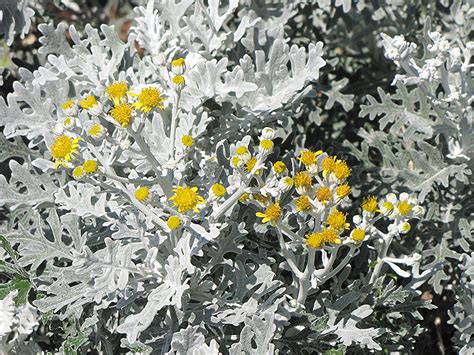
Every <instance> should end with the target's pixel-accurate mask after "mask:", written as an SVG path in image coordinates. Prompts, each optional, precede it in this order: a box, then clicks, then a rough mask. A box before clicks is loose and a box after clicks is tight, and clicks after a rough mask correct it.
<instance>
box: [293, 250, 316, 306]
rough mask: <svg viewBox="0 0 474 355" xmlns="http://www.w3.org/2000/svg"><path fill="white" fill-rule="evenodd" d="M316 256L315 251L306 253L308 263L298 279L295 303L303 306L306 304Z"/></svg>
mask: <svg viewBox="0 0 474 355" xmlns="http://www.w3.org/2000/svg"><path fill="white" fill-rule="evenodd" d="M315 255H316V250H315V249H313V248H311V249H309V251H308V263H307V264H306V268H305V270H304V272H303V275H302V276H301V277H300V278H299V282H298V297H297V299H296V300H297V301H298V303H299V304H304V303H305V302H306V297H308V291H309V288H310V286H311V275H312V274H313V272H314V258H315Z"/></svg>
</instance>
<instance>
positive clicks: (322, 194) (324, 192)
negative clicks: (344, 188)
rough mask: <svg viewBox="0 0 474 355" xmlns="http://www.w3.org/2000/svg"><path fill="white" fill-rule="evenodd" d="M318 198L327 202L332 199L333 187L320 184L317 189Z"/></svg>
mask: <svg viewBox="0 0 474 355" xmlns="http://www.w3.org/2000/svg"><path fill="white" fill-rule="evenodd" d="M316 198H317V199H318V201H319V202H323V203H327V202H329V201H331V199H332V192H331V189H330V188H329V187H327V186H320V187H318V189H317V190H316Z"/></svg>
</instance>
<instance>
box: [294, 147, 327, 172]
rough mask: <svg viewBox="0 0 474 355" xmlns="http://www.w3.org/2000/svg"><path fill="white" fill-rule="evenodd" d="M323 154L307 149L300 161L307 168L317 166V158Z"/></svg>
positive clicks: (301, 154) (299, 158)
mask: <svg viewBox="0 0 474 355" xmlns="http://www.w3.org/2000/svg"><path fill="white" fill-rule="evenodd" d="M322 153H323V151H322V150H319V151H317V152H313V151H311V150H309V149H305V150H303V151H302V152H301V153H300V156H299V157H298V160H299V161H300V162H301V164H303V165H304V166H305V167H306V168H308V167H310V166H312V165H315V164H316V158H317V157H318V156H319V155H321V154H322Z"/></svg>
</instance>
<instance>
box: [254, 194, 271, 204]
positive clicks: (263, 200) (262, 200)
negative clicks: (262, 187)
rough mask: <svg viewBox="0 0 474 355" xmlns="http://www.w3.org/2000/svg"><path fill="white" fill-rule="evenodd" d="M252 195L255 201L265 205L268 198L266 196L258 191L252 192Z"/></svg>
mask: <svg viewBox="0 0 474 355" xmlns="http://www.w3.org/2000/svg"><path fill="white" fill-rule="evenodd" d="M252 196H253V198H254V199H255V200H256V201H258V202H260V203H261V204H262V205H266V204H267V203H268V200H269V198H268V197H267V196H264V195H262V194H259V193H258V192H255V193H253V194H252Z"/></svg>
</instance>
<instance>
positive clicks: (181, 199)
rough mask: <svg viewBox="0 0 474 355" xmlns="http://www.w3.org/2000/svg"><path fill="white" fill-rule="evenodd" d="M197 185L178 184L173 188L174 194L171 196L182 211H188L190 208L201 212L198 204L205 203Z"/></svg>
mask: <svg viewBox="0 0 474 355" xmlns="http://www.w3.org/2000/svg"><path fill="white" fill-rule="evenodd" d="M197 191H198V188H197V187H187V186H178V187H177V188H176V189H173V192H174V195H173V196H172V197H171V198H170V200H171V201H173V204H174V205H175V207H177V208H178V211H179V212H180V213H186V212H188V211H190V210H193V211H194V212H199V209H198V208H197V205H202V204H204V203H205V201H204V198H203V197H202V196H199V195H198V193H197Z"/></svg>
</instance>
